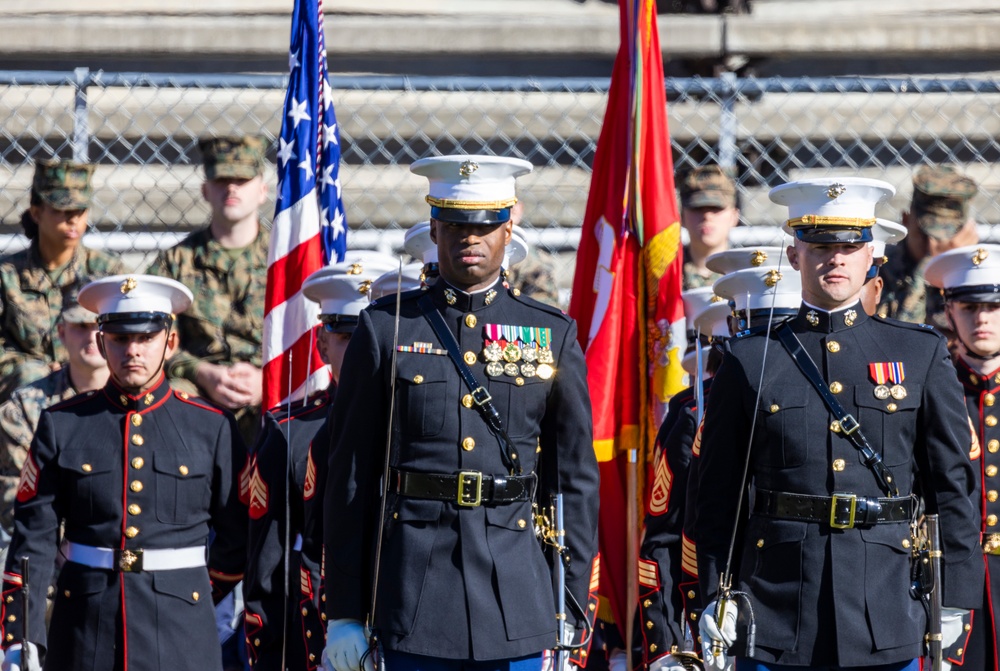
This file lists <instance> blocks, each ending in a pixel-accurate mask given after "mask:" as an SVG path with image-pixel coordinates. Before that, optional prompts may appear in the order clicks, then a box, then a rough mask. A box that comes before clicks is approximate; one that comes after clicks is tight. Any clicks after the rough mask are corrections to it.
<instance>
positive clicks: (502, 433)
mask: <svg viewBox="0 0 1000 671" xmlns="http://www.w3.org/2000/svg"><path fill="white" fill-rule="evenodd" d="M417 305H419V306H420V311H421V312H422V313H423V315H424V317H426V318H427V321H428V322H430V325H431V328H432V329H434V333H435V334H436V335H437V337H438V340H440V341H441V344H442V345H444V348H445V349H446V350H448V356H449V357H451V361H452V363H454V364H455V367H456V368H457V369H458V374H459V375H461V376H462V380H463V381H464V382H465V386H467V387H468V388H469V391H470V392H471V394H472V401H473V403H474V404H475V406H476V407H477V408H478V409H479V414H480V415H482V417H483V419H484V420H485V421H486V425H487V426H489V427H490V431H492V432H493V434H494V435H495V436H496V437H497V439H498V440H499V441H500V449H501V451H502V455H503V458H504V465H505V466H506V467H507V468H508V469H509V470H510V472H511V473H512V474H514V475H520V474H521V472H522V469H521V462H520V461H518V458H517V450H516V449H515V448H514V443H512V442H511V440H510V438H509V437H508V436H507V431H506V430H505V429H504V428H503V422H501V421H500V413H499V412H497V409H496V406H494V405H493V402H492V401H493V397H492V396H490V393H489V392H488V391H486V388H485V387H484V386H482V385H481V384H479V381H478V380H477V379H476V376H475V375H473V373H472V370H471V369H470V368H469V367H468V365H466V363H465V361H463V360H462V351H461V347H459V345H458V341H457V340H455V335H454V334H453V333H452V332H451V329H449V328H448V325H447V324H446V323H445V321H444V317H442V316H441V313H440V312H438V310H437V308H436V307H435V306H434V301H432V300H431V297H430V295H428V294H424V295H423V296H421V297H420V299H419V300H418V301H417Z"/></svg>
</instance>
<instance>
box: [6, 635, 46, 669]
mask: <svg viewBox="0 0 1000 671" xmlns="http://www.w3.org/2000/svg"><path fill="white" fill-rule="evenodd" d="M28 649H29V650H30V651H31V655H30V659H29V660H28V662H29V663H28V666H26V667H23V668H22V667H21V644H20V643H15V644H14V645H12V646H10V647H9V648H7V650H6V652H5V654H4V658H3V664H0V671H42V665H41V664H39V663H38V646H36V645H35V644H34V643H32V642H31V641H28Z"/></svg>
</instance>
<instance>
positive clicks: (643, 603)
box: [11, 598, 653, 608]
mask: <svg viewBox="0 0 1000 671" xmlns="http://www.w3.org/2000/svg"><path fill="white" fill-rule="evenodd" d="M11 600H12V601H13V598H11ZM642 605H643V606H645V607H646V608H649V607H650V606H652V605H653V602H652V601H651V600H650V599H646V600H645V601H643V602H642Z"/></svg>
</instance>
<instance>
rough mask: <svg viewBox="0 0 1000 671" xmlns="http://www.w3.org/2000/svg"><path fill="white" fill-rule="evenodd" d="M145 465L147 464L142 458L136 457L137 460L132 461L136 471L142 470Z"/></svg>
mask: <svg viewBox="0 0 1000 671" xmlns="http://www.w3.org/2000/svg"><path fill="white" fill-rule="evenodd" d="M145 464H146V462H145V461H144V460H143V458H142V457H136V458H135V459H133V460H132V468H135V469H139V468H142V467H143V466H144V465H145Z"/></svg>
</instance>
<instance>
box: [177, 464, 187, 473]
mask: <svg viewBox="0 0 1000 671" xmlns="http://www.w3.org/2000/svg"><path fill="white" fill-rule="evenodd" d="M177 470H178V471H180V474H181V475H187V474H188V467H187V466H185V465H184V464H181V465H180V466H178V467H177Z"/></svg>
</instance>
